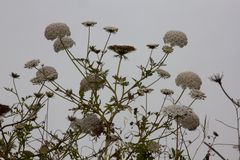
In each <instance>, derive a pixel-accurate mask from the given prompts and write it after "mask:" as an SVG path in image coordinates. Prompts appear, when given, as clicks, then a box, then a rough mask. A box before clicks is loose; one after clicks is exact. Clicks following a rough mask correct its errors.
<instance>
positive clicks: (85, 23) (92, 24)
mask: <svg viewBox="0 0 240 160" xmlns="http://www.w3.org/2000/svg"><path fill="white" fill-rule="evenodd" d="M95 24H97V22H94V21H86V22H83V23H82V25H84V26H85V27H93V26H94V25H95Z"/></svg>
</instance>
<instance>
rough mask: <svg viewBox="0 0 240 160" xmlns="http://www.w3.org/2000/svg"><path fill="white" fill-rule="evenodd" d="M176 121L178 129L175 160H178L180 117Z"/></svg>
mask: <svg viewBox="0 0 240 160" xmlns="http://www.w3.org/2000/svg"><path fill="white" fill-rule="evenodd" d="M176 123H177V129H176V132H177V133H176V149H175V160H178V153H179V152H178V140H179V136H178V127H179V122H178V118H176Z"/></svg>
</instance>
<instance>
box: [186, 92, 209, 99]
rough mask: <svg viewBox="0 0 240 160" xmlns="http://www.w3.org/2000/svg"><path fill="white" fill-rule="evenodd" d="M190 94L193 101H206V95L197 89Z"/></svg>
mask: <svg viewBox="0 0 240 160" xmlns="http://www.w3.org/2000/svg"><path fill="white" fill-rule="evenodd" d="M189 94H190V96H191V97H192V98H193V99H199V100H204V99H205V98H206V95H205V93H203V92H202V91H200V90H197V89H192V90H191V91H190V93H189Z"/></svg>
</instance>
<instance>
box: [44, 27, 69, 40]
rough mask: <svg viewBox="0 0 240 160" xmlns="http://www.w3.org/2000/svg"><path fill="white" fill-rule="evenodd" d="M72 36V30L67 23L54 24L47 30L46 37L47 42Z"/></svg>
mask: <svg viewBox="0 0 240 160" xmlns="http://www.w3.org/2000/svg"><path fill="white" fill-rule="evenodd" d="M70 35H71V32H70V29H69V27H68V26H67V25H66V24H65V23H52V24H49V25H48V26H47V27H46V29H45V37H46V38H47V40H54V39H56V38H62V37H64V36H70Z"/></svg>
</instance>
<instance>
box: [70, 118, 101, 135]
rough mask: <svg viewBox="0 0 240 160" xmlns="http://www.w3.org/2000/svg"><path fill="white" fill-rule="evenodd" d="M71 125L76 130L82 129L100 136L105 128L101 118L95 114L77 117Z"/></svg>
mask: <svg viewBox="0 0 240 160" xmlns="http://www.w3.org/2000/svg"><path fill="white" fill-rule="evenodd" d="M70 126H71V127H72V128H73V129H74V130H75V131H77V130H80V131H81V132H84V133H88V134H91V135H92V136H99V135H100V134H101V133H102V132H103V130H104V129H103V124H102V122H101V120H100V119H99V118H98V117H97V116H96V115H95V114H91V115H87V116H86V117H84V118H83V119H78V118H75V119H74V120H73V121H71V124H70Z"/></svg>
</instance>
